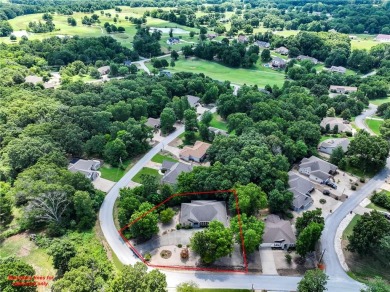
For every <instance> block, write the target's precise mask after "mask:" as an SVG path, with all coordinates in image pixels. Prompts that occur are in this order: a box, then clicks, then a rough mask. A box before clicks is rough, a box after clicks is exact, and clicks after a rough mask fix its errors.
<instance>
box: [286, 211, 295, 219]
mask: <svg viewBox="0 0 390 292" xmlns="http://www.w3.org/2000/svg"><path fill="white" fill-rule="evenodd" d="M286 217H287V218H288V219H292V218H294V215H293V213H290V212H288V213H286Z"/></svg>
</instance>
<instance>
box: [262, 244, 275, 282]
mask: <svg viewBox="0 0 390 292" xmlns="http://www.w3.org/2000/svg"><path fill="white" fill-rule="evenodd" d="M260 260H261V267H262V268H263V275H278V272H277V271H276V266H275V259H274V252H273V250H272V248H270V247H260Z"/></svg>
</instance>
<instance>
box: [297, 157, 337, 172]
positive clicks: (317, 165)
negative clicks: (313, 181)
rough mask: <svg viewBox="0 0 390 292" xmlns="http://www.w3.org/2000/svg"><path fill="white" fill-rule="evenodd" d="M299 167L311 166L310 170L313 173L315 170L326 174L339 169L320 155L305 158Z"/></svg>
mask: <svg viewBox="0 0 390 292" xmlns="http://www.w3.org/2000/svg"><path fill="white" fill-rule="evenodd" d="M299 168H310V171H311V172H312V173H313V172H315V171H322V172H324V173H326V174H328V177H329V172H331V171H332V172H333V171H336V170H337V166H336V165H333V164H331V163H329V162H326V161H324V160H322V159H319V158H318V157H315V156H311V157H310V158H303V159H302V161H301V164H300V165H299Z"/></svg>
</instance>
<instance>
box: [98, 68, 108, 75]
mask: <svg viewBox="0 0 390 292" xmlns="http://www.w3.org/2000/svg"><path fill="white" fill-rule="evenodd" d="M97 70H98V71H99V73H100V74H104V73H106V72H107V71H110V66H103V67H99V68H98V69H97Z"/></svg>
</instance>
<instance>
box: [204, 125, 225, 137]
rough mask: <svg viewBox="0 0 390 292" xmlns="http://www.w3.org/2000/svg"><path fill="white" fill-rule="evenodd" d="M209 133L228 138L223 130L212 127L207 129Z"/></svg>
mask: <svg viewBox="0 0 390 292" xmlns="http://www.w3.org/2000/svg"><path fill="white" fill-rule="evenodd" d="M208 129H209V131H211V132H214V133H215V135H218V134H220V135H223V136H229V134H228V132H227V131H225V130H221V129H218V128H214V127H208Z"/></svg>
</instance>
